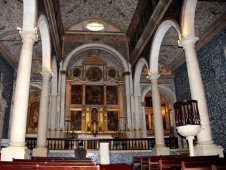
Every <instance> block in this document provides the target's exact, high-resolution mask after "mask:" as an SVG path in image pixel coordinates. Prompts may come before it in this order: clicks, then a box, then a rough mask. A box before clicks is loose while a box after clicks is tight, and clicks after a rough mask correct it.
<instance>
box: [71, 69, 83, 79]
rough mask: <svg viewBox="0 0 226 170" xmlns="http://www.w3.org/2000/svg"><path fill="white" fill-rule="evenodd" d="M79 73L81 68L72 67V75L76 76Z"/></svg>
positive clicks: (78, 75)
mask: <svg viewBox="0 0 226 170" xmlns="http://www.w3.org/2000/svg"><path fill="white" fill-rule="evenodd" d="M80 75H81V70H80V69H79V68H74V70H73V76H74V77H76V78H78V77H80Z"/></svg>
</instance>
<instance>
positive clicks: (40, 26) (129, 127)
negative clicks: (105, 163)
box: [0, 0, 226, 164]
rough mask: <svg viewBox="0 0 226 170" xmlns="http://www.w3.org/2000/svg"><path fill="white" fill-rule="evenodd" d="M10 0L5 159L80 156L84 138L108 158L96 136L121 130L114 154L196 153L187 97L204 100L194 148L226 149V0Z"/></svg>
mask: <svg viewBox="0 0 226 170" xmlns="http://www.w3.org/2000/svg"><path fill="white" fill-rule="evenodd" d="M0 9H1V12H0V16H1V19H0V64H1V67H0V105H1V106H0V142H1V160H3V161H11V160H12V158H20V159H27V158H29V157H30V155H32V156H43V157H48V156H49V157H64V156H66V157H73V156H74V155H73V154H74V152H73V149H74V148H75V147H76V141H78V140H82V141H83V142H84V143H85V147H86V149H87V150H88V153H87V154H88V156H89V157H92V158H93V159H94V160H95V161H96V162H97V163H100V162H101V158H100V157H101V154H100V153H99V152H97V149H98V148H99V144H98V143H95V146H94V149H92V146H91V145H92V142H91V140H94V141H95V142H99V141H100V140H108V141H111V142H109V144H110V145H111V146H110V147H109V149H110V155H111V157H110V158H109V160H110V162H111V163H128V164H131V162H132V157H133V156H147V155H154V156H155V155H177V154H178V155H179V154H181V153H188V152H189V149H190V148H189V147H190V145H189V144H188V138H186V137H184V136H183V135H181V134H179V133H178V129H177V127H178V126H179V124H178V119H180V118H178V117H177V115H176V111H175V107H174V106H175V105H174V104H175V103H176V102H186V101H195V102H196V104H197V105H195V107H196V106H197V108H198V111H197V113H198V118H197V119H195V118H194V119H192V120H191V119H189V121H187V120H185V123H184V124H183V125H190V124H191V125H199V127H200V128H199V130H198V132H197V134H195V135H193V137H194V136H195V137H194V140H193V139H192V140H193V141H194V143H195V147H194V153H193V154H194V155H196V156H200V155H201V156H203V155H219V156H220V157H223V156H224V152H225V149H226V142H225V141H226V129H225V128H226V105H225V103H226V83H225V82H226V81H225V80H226V76H225V73H226V1H225V0H192V1H191V0H151V1H150V0H96V1H95V0H1V1H0ZM187 103H188V104H190V103H189V102H187ZM192 106H193V105H192ZM192 106H191V105H189V106H188V108H189V109H190V107H192ZM189 109H188V110H189ZM186 114H187V116H188V117H189V113H186ZM185 117H186V116H185ZM199 117H200V118H199ZM184 119H185V118H182V121H184ZM194 122H195V123H194ZM189 130H191V128H190V129H188V130H187V131H189ZM89 140H90V141H89ZM124 140H126V141H127V140H130V141H129V145H131V143H134V142H135V148H133V144H132V148H130V147H129V149H128V148H127V145H128V144H125V141H124ZM132 140H134V141H132ZM138 140H140V141H142V142H140V141H139V142H138ZM29 141H30V143H29ZM131 141H132V142H131ZM166 141H167V142H166ZM31 142H34V143H33V147H32V148H31V146H30V145H31ZM51 142H52V143H51ZM105 142H106V141H105ZM123 142H124V145H122V143H123ZM149 142H154V143H152V146H150V147H146V144H147V143H148V146H149ZM174 142H175V143H176V144H175V143H174ZM115 143H117V144H119V145H120V147H119V148H120V149H117V147H118V146H115ZM141 143H142V146H141ZM169 143H174V144H173V146H171V145H170V144H169ZM97 145H98V146H97ZM125 145H126V146H125ZM138 145H139V146H138ZM122 148H127V149H126V150H123V149H122ZM190 154H191V150H190Z"/></svg>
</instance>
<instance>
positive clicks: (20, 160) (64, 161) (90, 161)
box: [13, 158, 94, 163]
mask: <svg viewBox="0 0 226 170" xmlns="http://www.w3.org/2000/svg"><path fill="white" fill-rule="evenodd" d="M13 162H63V163H70V162H71V163H75V162H82V163H92V162H94V161H93V160H83V159H77V160H52V159H51V160H42V159H41V160H37V159H36V160H30V159H15V158H13Z"/></svg>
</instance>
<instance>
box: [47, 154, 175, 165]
mask: <svg viewBox="0 0 226 170" xmlns="http://www.w3.org/2000/svg"><path fill="white" fill-rule="evenodd" d="M170 154H171V155H177V151H170ZM48 156H49V157H75V155H74V153H54V152H51V153H49V154H48ZM133 156H152V152H151V151H146V152H144V151H142V152H134V151H120V152H115V151H114V152H110V163H127V164H131V163H132V160H133ZM87 157H89V158H92V159H93V160H94V161H95V162H96V163H97V164H99V163H100V153H99V152H98V151H97V152H95V153H90V152H88V153H87Z"/></svg>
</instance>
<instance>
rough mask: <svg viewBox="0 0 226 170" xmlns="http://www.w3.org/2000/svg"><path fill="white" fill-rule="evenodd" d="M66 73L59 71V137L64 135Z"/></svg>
mask: <svg viewBox="0 0 226 170" xmlns="http://www.w3.org/2000/svg"><path fill="white" fill-rule="evenodd" d="M66 74H67V71H61V93H60V136H59V137H60V138H62V137H64V116H65V94H66V92H65V91H66Z"/></svg>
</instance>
